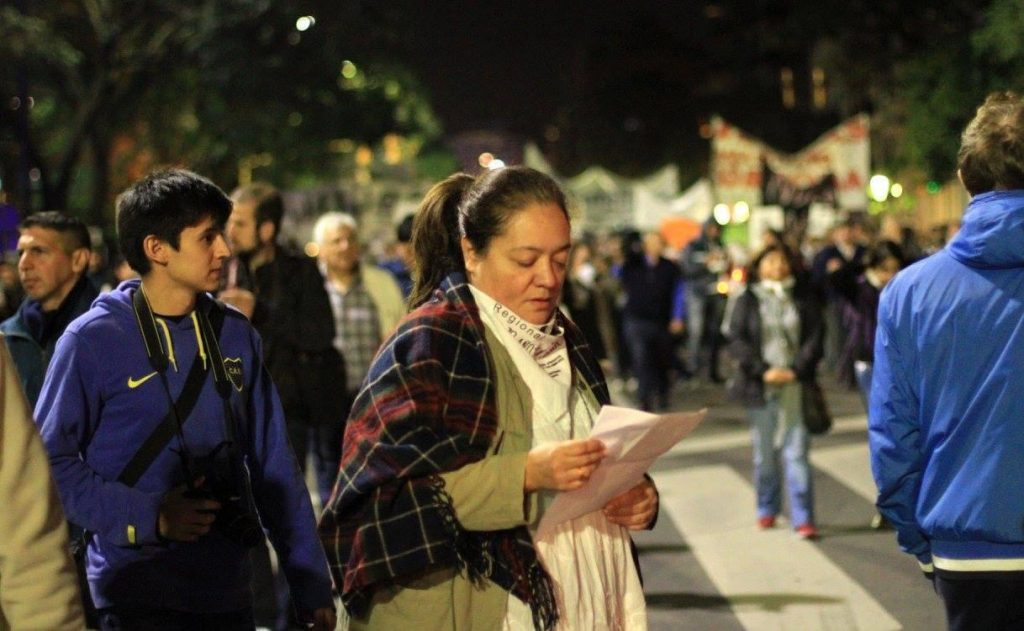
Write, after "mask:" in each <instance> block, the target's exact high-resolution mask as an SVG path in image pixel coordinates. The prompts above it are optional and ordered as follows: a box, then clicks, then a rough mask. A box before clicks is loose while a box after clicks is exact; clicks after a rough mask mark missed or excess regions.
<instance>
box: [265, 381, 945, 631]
mask: <svg viewBox="0 0 1024 631" xmlns="http://www.w3.org/2000/svg"><path fill="white" fill-rule="evenodd" d="M822 385H823V387H824V389H825V394H826V397H827V399H828V401H829V404H830V407H831V409H832V413H833V416H834V417H835V424H834V426H833V429H832V431H831V432H830V433H829V434H827V435H825V436H819V437H815V438H814V439H813V441H812V445H811V463H812V465H813V467H814V485H815V495H816V519H817V524H818V527H819V529H820V531H821V538H820V539H818V540H817V541H814V542H808V541H803V540H801V539H798V538H797V537H795V536H794V535H793V534H792V530H791V526H790V524H789V523H788V522H787V521H786V520H785V519H784V518H783V519H780V523H779V525H778V526H777V527H776V528H775V529H772V530H768V531H761V530H759V529H758V528H757V525H756V524H755V513H754V487H753V485H752V484H751V468H752V465H751V453H750V437H749V433H748V427H747V422H746V416H745V411H744V409H743V408H742V407H740V406H738V405H735V404H733V403H731V402H729V401H728V400H727V399H726V397H725V389H724V387H723V386H720V385H710V384H698V383H696V382H695V381H690V382H683V383H679V384H677V385H676V387H675V388H674V390H673V393H672V399H671V406H670V407H671V409H672V411H693V410H699V409H701V408H705V407H706V408H708V410H709V412H708V418H707V419H706V420H705V421H704V423H703V424H702V425H701V426H700V427H698V428H697V430H695V431H694V433H693V434H691V435H690V436H688V437H687V438H685V439H684V440H683V441H682V442H680V443H679V444H678V445H676V446H675V447H674V448H672V449H671V450H670V451H669V452H668V453H666V454H665V455H663V456H662V457H661V458H660V459H659V460H658V461H657V462H656V463H655V465H654V467H653V468H652V470H651V474H652V476H653V477H654V480H655V482H656V483H657V485H658V489H659V492H660V497H661V513H660V517H659V519H658V523H657V525H656V526H655V528H654V529H653V530H651V531H645V532H639V533H635V534H634V540H635V542H636V544H637V548H638V551H639V553H640V565H641V570H642V572H643V578H644V591H645V594H646V597H647V611H648V620H649V625H650V631H744V630H747V631H819V630H821V631H825V630H827V631H889V630H895V629H907V630H910V631H932V630H936V629H944V628H945V626H946V621H945V615H944V613H943V608H942V604H941V602H940V601H939V598H938V597H937V596H936V595H935V593H934V591H933V590H932V587H931V584H930V583H929V582H928V581H927V580H925V578H924V577H923V575H922V574H921V573H920V571H919V570H918V568H917V563H916V561H915V560H914V559H913V558H911V557H910V556H908V555H905V554H903V553H902V552H900V551H899V548H898V547H897V545H896V540H895V534H894V533H893V531H891V530H874V529H872V528H871V521H872V518H873V517H874V515H875V511H874V505H873V504H874V495H875V487H874V482H873V481H872V479H871V471H870V466H869V463H868V447H867V424H866V417H865V415H864V408H863V405H862V403H861V401H860V395H859V394H857V393H856V392H853V391H850V390H847V389H845V388H842V387H839V386H837V385H836V383H835V382H834V381H833V380H832V379H831V378H828V377H826V378H823V380H822ZM612 399H613V403H615V404H616V405H624V406H635V401H634V400H633V398H632V396H631V394H630V390H629V388H627V387H624V386H622V385H621V384H620V385H619V386H618V387H615V385H614V384H613V387H612ZM307 482H308V483H309V485H310V489H311V492H312V493H313V496H314V501H316V494H315V491H312V489H314V488H315V484H314V482H313V480H312V478H310V479H309V480H307ZM317 508H319V507H318V506H317ZM785 514H786V508H785V507H784V508H783V517H784V516H785ZM257 566H258V567H259V566H262V567H259V569H258V570H257V580H256V603H257V619H258V620H259V622H260V626H261V627H264V626H265V627H271V626H272V625H273V623H272V620H273V615H274V604H273V602H274V597H273V591H272V587H271V585H270V580H269V569H268V568H267V566H266V560H265V556H263V558H262V559H258V562H257ZM339 622H340V624H339V628H345V626H347V625H345V623H344V622H343V621H339ZM587 631H589V630H587Z"/></svg>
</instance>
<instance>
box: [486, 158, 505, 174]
mask: <svg viewBox="0 0 1024 631" xmlns="http://www.w3.org/2000/svg"><path fill="white" fill-rule="evenodd" d="M503 168H505V161H504V160H502V159H500V158H495V159H493V160H491V161H490V162H488V163H487V169H488V170H489V171H494V170H497V169H503Z"/></svg>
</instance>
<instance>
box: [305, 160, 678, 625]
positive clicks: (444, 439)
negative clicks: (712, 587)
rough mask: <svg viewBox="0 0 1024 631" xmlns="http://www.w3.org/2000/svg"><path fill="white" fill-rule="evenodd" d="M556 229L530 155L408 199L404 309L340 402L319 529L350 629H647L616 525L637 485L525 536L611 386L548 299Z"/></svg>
mask: <svg viewBox="0 0 1024 631" xmlns="http://www.w3.org/2000/svg"><path fill="white" fill-rule="evenodd" d="M569 235H570V230H569V216H568V212H567V209H566V202H565V197H564V195H563V194H562V192H561V190H560V189H559V188H558V185H557V184H555V182H554V181H553V180H552V179H551V178H549V177H548V176H546V175H543V174H541V173H539V172H537V171H534V170H532V169H527V168H522V167H508V168H503V169H499V170H496V171H489V172H487V173H484V174H483V175H481V176H480V177H479V178H476V179H474V178H472V177H470V176H468V175H465V174H459V175H454V176H452V177H449V178H448V179H447V180H445V181H444V182H441V183H440V184H438V185H436V186H435V187H434V188H433V189H431V191H430V192H428V194H427V196H426V198H425V199H424V201H423V203H422V205H421V207H420V210H419V212H418V213H417V217H416V220H415V226H414V234H413V242H412V244H413V251H414V255H415V259H416V275H415V276H416V284H415V287H414V289H413V292H412V295H411V296H410V305H411V306H412V307H414V309H413V311H412V312H411V313H410V314H409V315H408V316H406V318H405V319H404V320H403V321H402V323H401V324H400V325H399V327H398V329H397V330H396V331H395V333H394V334H392V336H391V337H390V338H389V339H388V340H387V341H386V342H385V343H384V345H383V346H382V348H381V350H380V352H379V353H378V355H377V357H376V358H375V359H374V362H373V365H372V367H371V369H370V372H369V374H368V375H367V378H366V381H364V383H363V386H362V389H361V390H360V392H359V394H358V396H357V398H356V401H355V404H354V406H353V410H352V413H351V415H350V417H349V421H348V425H347V429H346V432H345V438H344V442H343V450H342V460H341V468H340V471H339V474H338V479H337V482H336V484H335V488H334V493H333V495H332V497H331V499H330V501H329V503H328V506H327V508H326V510H325V511H324V515H323V517H322V520H321V524H320V534H321V539H322V541H323V543H324V547H325V549H326V550H327V556H328V559H329V561H330V564H331V569H332V572H333V574H334V580H335V583H336V585H337V587H338V589H339V591H340V592H341V595H342V600H343V602H344V604H345V607H346V609H347V610H348V611H349V614H350V615H351V624H350V628H351V629H401V628H403V627H405V628H416V629H438V630H463V629H488V630H489V629H509V630H524V631H525V630H527V629H554V628H559V629H597V628H601V629H630V630H632V629H646V613H645V609H644V600H643V593H642V589H641V587H640V582H639V574H638V570H637V567H636V565H635V561H634V557H633V554H632V542H631V540H630V538H629V534H628V530H629V529H641V528H646V527H649V526H650V525H651V524H652V523H653V522H654V520H655V518H656V516H657V509H658V496H657V492H656V490H655V488H654V485H653V483H652V482H651V481H650V480H649V479H645V480H644V481H643V482H641V483H640V484H638V485H636V486H635V487H634V488H632V489H630V490H629V491H627V492H625V493H623V494H622V495H620V496H619V497H617V498H615V499H613V500H612V501H611V502H609V503H608V505H607V506H605V508H604V509H603V510H602V511H596V512H594V513H591V514H589V515H584V516H583V517H580V518H577V519H574V520H570V521H568V522H565V523H563V524H560V525H558V526H556V527H554V528H552V529H547V530H545V532H544V533H543V534H540V533H537V532H536V530H535V528H536V525H537V523H538V522H539V518H540V515H541V514H542V513H543V510H544V507H545V506H546V505H547V504H548V503H549V502H550V501H551V499H552V497H553V496H554V494H555V493H556V492H558V491H567V490H573V489H577V488H580V487H581V486H583V484H585V483H586V481H587V480H588V478H589V476H590V475H591V473H592V472H593V471H594V469H595V468H596V467H597V465H598V464H599V462H600V461H601V459H602V458H603V457H604V455H605V450H604V446H603V444H602V443H601V442H600V441H598V440H596V439H588V438H587V436H589V433H590V428H591V426H592V424H593V420H594V418H595V417H596V415H597V411H598V409H599V408H600V406H601V405H603V404H607V403H608V401H609V397H608V390H607V387H606V386H605V383H604V379H603V377H602V374H601V369H600V368H599V367H598V365H597V362H596V361H595V359H594V357H593V354H592V352H591V350H590V349H589V347H588V346H587V345H586V343H585V341H584V339H583V336H582V335H581V334H580V332H579V330H578V329H577V328H576V327H575V326H574V325H573V324H572V323H571V322H570V321H569V320H568V319H567V318H565V317H564V316H563V315H562V314H561V312H560V311H559V310H558V309H557V307H558V300H559V296H560V295H561V289H562V283H563V281H564V279H565V268H566V261H567V258H568V255H569V248H570V236H569Z"/></svg>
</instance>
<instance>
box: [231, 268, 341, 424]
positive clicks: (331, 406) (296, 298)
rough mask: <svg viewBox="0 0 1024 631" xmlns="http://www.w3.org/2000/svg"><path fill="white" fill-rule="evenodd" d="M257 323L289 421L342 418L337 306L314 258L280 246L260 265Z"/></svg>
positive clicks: (252, 284) (254, 287)
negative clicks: (335, 331)
mask: <svg viewBox="0 0 1024 631" xmlns="http://www.w3.org/2000/svg"><path fill="white" fill-rule="evenodd" d="M248 288H249V289H251V290H252V291H253V292H254V293H255V294H256V307H255V310H254V312H253V316H252V324H253V326H254V327H256V330H257V331H258V332H259V334H260V337H262V338H263V357H264V362H265V363H266V365H267V370H269V371H270V376H271V377H273V379H274V384H275V385H276V386H277V390H278V393H279V394H280V396H281V404H282V405H283V406H284V411H285V418H286V419H287V420H288V421H289V422H295V421H299V422H306V423H313V424H323V423H332V422H336V423H341V422H343V421H344V420H345V419H344V418H341V415H342V414H343V413H344V410H345V409H347V402H346V400H345V396H346V395H345V366H344V362H343V361H342V357H341V354H340V353H338V351H337V349H335V348H334V312H333V311H332V310H331V303H330V299H329V298H328V296H327V290H326V289H325V288H324V278H323V276H321V275H320V270H318V269H317V267H316V263H315V262H314V261H313V259H311V258H309V257H307V256H303V255H301V254H297V253H293V252H289V251H287V250H285V249H283V248H278V249H277V253H276V254H275V256H274V260H273V261H271V262H269V263H266V264H264V265H261V266H260V267H259V268H257V269H256V272H255V282H252V281H250V286H249V287H248Z"/></svg>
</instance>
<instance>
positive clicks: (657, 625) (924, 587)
mask: <svg viewBox="0 0 1024 631" xmlns="http://www.w3.org/2000/svg"><path fill="white" fill-rule="evenodd" d="M822 385H823V386H824V388H825V392H826V397H827V399H828V401H829V404H830V406H831V409H832V412H833V416H834V417H835V425H834V427H833V429H832V431H831V432H830V433H829V434H827V435H825V436H819V437H815V438H814V439H813V441H812V445H811V462H812V465H813V467H814V478H813V479H814V485H815V496H816V510H815V512H816V520H817V523H818V527H819V529H820V530H821V538H820V539H818V540H817V541H814V542H809V541H803V540H801V539H799V538H797V537H795V536H794V535H793V533H792V529H791V525H790V524H789V523H788V522H786V521H785V520H780V523H779V525H778V526H777V527H776V528H775V529H772V530H768V531H761V530H759V529H758V528H757V525H756V523H755V520H756V516H755V512H754V506H755V503H754V487H753V485H752V482H751V473H752V464H751V452H750V438H749V434H748V428H747V422H746V420H745V411H744V409H743V408H742V407H740V406H737V405H735V404H733V403H731V402H729V401H728V400H726V397H725V393H724V388H723V387H722V386H717V385H702V384H694V383H693V382H684V383H681V384H677V386H676V388H675V389H674V391H673V396H672V405H671V407H672V409H673V411H676V410H685V411H690V410H698V409H701V408H704V407H707V408H708V409H709V415H708V418H707V420H706V421H705V422H704V423H703V425H701V426H700V427H699V428H698V429H697V430H696V431H695V432H694V433H693V434H691V435H690V436H688V437H687V438H685V439H684V440H683V441H682V442H680V443H679V444H678V445H676V446H675V447H674V448H673V449H671V450H670V451H669V452H668V453H666V454H665V455H664V456H662V457H661V458H660V459H659V460H658V461H657V462H656V463H655V465H654V467H653V469H652V472H651V473H652V476H653V477H654V480H655V482H656V483H657V485H658V488H659V491H660V494H661V514H660V517H659V520H658V523H657V525H656V527H655V528H654V529H653V530H652V531H649V532H641V533H637V534H636V535H635V536H634V539H635V541H636V544H637V547H638V549H639V552H640V563H641V569H642V571H643V577H644V591H645V593H646V596H647V606H648V618H649V622H650V629H651V631H670V630H671V631H686V630H694V631H696V630H701V631H704V630H715V631H718V630H722V631H734V630H736V631H739V630H744V629H745V630H754V631H762V630H772V631H774V630H780V631H790V630H792V631H816V630H829V631H854V630H865V631H886V630H890V629H909V630H921V631H930V630H933V629H943V628H945V625H946V622H945V615H944V613H943V608H942V604H941V602H940V601H939V599H938V597H937V596H936V595H935V593H934V591H933V590H932V587H931V584H930V583H929V582H928V581H927V580H926V579H925V578H924V577H923V575H922V574H921V573H920V571H919V570H918V568H917V563H916V561H915V560H914V559H913V558H912V557H910V556H908V555H905V554H903V553H902V552H900V551H899V548H898V547H897V545H896V541H895V534H894V532H893V531H891V530H874V529H872V528H871V521H872V517H873V516H874V514H875V511H874V506H873V503H874V495H875V487H874V482H873V481H872V479H871V471H870V465H869V462H868V447H867V425H866V417H865V414H864V409H863V405H862V404H861V401H860V396H859V394H857V393H856V392H853V391H849V390H846V389H845V388H842V387H839V386H838V385H836V383H835V382H834V381H833V380H832V379H831V378H828V377H826V378H824V379H823V383H822ZM613 390H614V393H613V400H614V402H615V403H617V404H619V405H632V404H633V401H632V398H631V396H630V394H629V392H628V389H626V388H623V387H620V388H615V389H613ZM786 512H787V509H786V508H785V507H784V508H783V515H785V514H786Z"/></svg>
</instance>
